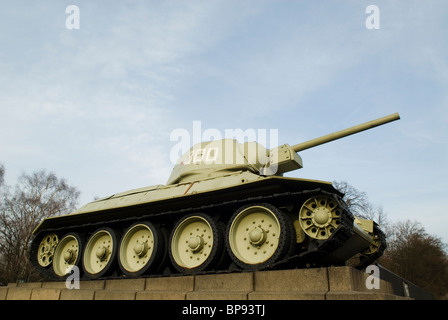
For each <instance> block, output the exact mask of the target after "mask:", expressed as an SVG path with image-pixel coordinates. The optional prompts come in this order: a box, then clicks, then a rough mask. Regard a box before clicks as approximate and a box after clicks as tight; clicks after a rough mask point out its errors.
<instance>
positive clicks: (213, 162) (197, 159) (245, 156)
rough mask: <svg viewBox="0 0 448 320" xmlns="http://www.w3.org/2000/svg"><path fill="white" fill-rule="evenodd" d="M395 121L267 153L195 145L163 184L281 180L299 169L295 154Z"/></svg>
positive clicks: (227, 144)
mask: <svg viewBox="0 0 448 320" xmlns="http://www.w3.org/2000/svg"><path fill="white" fill-rule="evenodd" d="M398 119H400V116H399V114H398V113H394V114H391V115H389V116H386V117H382V118H379V119H376V120H372V121H369V122H366V123H363V124H360V125H357V126H354V127H351V128H348V129H344V130H341V131H338V132H334V133H331V134H328V135H325V136H322V137H319V138H316V139H313V140H309V141H306V142H302V143H299V144H296V145H293V146H290V145H288V144H284V145H281V146H278V147H276V148H273V149H270V150H267V149H266V148H265V147H264V146H263V145H261V144H260V143H257V142H246V143H239V142H237V141H236V140H234V139H223V140H217V141H209V142H202V143H198V144H196V145H194V146H193V147H192V148H191V149H190V150H189V151H188V152H187V153H185V154H184V155H182V156H181V157H180V159H179V160H178V161H177V163H176V165H175V166H174V168H173V171H172V173H171V176H170V178H169V179H168V182H167V184H168V185H170V184H175V183H181V182H188V181H194V180H198V179H204V178H210V177H218V176H222V175H225V174H227V173H229V172H234V171H239V170H245V171H250V172H253V173H257V174H261V175H277V176H281V175H282V174H283V173H285V172H288V171H293V170H297V169H301V168H302V167H303V162H302V158H301V157H300V156H299V155H298V154H297V152H300V151H304V150H306V149H309V148H313V147H316V146H319V145H321V144H324V143H328V142H331V141H334V140H337V139H341V138H344V137H346V136H349V135H352V134H355V133H358V132H361V131H365V130H368V129H372V128H374V127H377V126H380V125H383V124H386V123H388V122H391V121H395V120H398Z"/></svg>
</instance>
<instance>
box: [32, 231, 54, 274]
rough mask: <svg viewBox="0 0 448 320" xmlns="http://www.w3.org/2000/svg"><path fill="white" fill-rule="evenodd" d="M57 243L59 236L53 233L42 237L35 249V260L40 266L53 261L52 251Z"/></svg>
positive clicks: (47, 264) (46, 265)
mask: <svg viewBox="0 0 448 320" xmlns="http://www.w3.org/2000/svg"><path fill="white" fill-rule="evenodd" d="M58 243H59V238H58V236H57V235H56V234H54V233H49V234H47V235H45V236H44V237H43V239H42V240H41V242H40V244H39V248H38V249H37V262H38V263H39V265H40V266H41V267H48V266H49V265H50V264H51V263H52V262H53V256H54V251H55V249H56V246H57V245H58Z"/></svg>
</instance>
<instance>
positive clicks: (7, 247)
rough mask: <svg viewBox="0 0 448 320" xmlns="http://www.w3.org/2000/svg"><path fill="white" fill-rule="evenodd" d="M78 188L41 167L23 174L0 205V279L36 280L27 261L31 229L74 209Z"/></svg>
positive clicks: (0, 280)
mask: <svg viewBox="0 0 448 320" xmlns="http://www.w3.org/2000/svg"><path fill="white" fill-rule="evenodd" d="M79 194H80V193H79V191H78V190H77V189H76V188H74V187H72V186H69V185H68V184H67V182H66V181H65V180H64V179H59V178H57V177H56V175H55V174H54V173H48V172H47V171H45V170H40V171H37V172H34V173H32V174H29V175H28V174H23V175H22V176H20V178H19V180H18V183H17V185H16V187H15V189H14V192H12V193H11V192H9V191H5V192H4V193H3V194H2V202H1V204H0V257H1V264H0V268H1V270H0V271H1V273H0V282H3V283H5V282H6V283H7V282H16V281H18V280H25V281H30V280H34V279H33V277H35V275H36V273H35V272H34V270H33V269H32V267H31V266H30V265H29V263H28V259H27V257H28V250H29V244H30V242H31V239H32V231H33V230H34V228H35V227H36V226H37V224H38V223H39V222H40V221H41V220H42V219H44V218H47V217H50V216H57V215H61V214H67V213H69V212H70V211H72V210H74V209H75V206H76V202H77V199H78V197H79Z"/></svg>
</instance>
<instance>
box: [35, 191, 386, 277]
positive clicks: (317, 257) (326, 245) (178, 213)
mask: <svg viewBox="0 0 448 320" xmlns="http://www.w3.org/2000/svg"><path fill="white" fill-rule="evenodd" d="M319 194H321V195H322V194H324V195H327V196H330V197H332V198H334V199H335V201H336V202H337V203H338V204H339V205H340V207H341V208H342V209H343V210H342V215H341V223H340V225H339V226H338V228H337V229H336V230H335V232H334V233H333V234H332V235H331V236H330V237H329V239H327V240H311V241H309V244H308V247H307V249H305V250H303V249H302V250H298V248H297V247H299V245H296V244H294V245H295V246H296V248H295V249H294V252H292V253H291V254H290V255H289V256H287V257H285V258H284V259H282V260H280V261H277V262H275V263H272V264H269V265H264V266H263V267H262V268H259V269H257V270H273V269H285V268H297V267H309V266H310V265H312V266H317V265H320V266H325V265H334V264H338V262H336V263H335V261H326V259H325V258H326V257H328V255H330V254H331V253H332V252H333V251H334V250H336V249H337V248H339V247H341V246H343V245H344V244H345V243H346V242H347V240H348V239H349V238H350V237H351V235H352V232H353V230H352V229H353V220H354V217H353V215H352V214H351V212H350V211H349V210H348V209H347V207H346V205H345V203H344V202H343V201H342V200H341V199H340V197H339V196H338V195H336V194H334V193H330V192H328V191H325V190H322V189H320V188H318V189H313V190H302V191H296V192H283V193H276V194H269V195H262V196H252V197H247V198H243V199H238V200H230V201H223V202H220V203H214V204H208V205H200V206H192V207H188V208H182V209H179V210H169V211H164V212H159V213H151V214H144V215H140V216H138V217H137V216H132V217H126V218H120V219H114V220H108V221H101V222H95V223H84V224H79V225H76V226H75V227H73V226H70V227H61V228H52V229H46V230H43V231H41V232H39V234H37V235H36V236H35V237H34V239H33V242H32V244H31V248H30V253H29V261H30V263H31V264H32V265H33V267H34V268H36V269H37V270H38V271H39V272H40V273H42V274H43V275H45V276H46V277H47V278H49V279H52V280H61V278H59V277H57V276H55V274H54V272H53V271H52V268H51V267H47V268H43V267H41V266H40V265H39V263H38V261H37V249H38V247H39V243H40V241H41V239H42V238H43V234H48V233H56V234H58V235H59V236H62V235H64V234H66V233H69V232H79V233H80V234H81V235H82V237H83V238H84V240H85V239H86V238H87V237H88V234H89V231H90V232H93V231H94V230H96V229H98V228H100V227H112V228H115V229H118V230H121V231H122V230H124V229H125V228H126V226H129V225H131V224H132V223H135V222H137V221H144V220H150V221H155V224H158V225H160V226H161V227H162V228H163V229H164V230H165V231H164V232H163V234H164V237H165V240H166V243H168V231H167V228H164V225H166V224H169V225H171V227H172V226H173V225H174V224H175V222H176V221H178V220H179V218H180V217H182V216H185V215H187V214H189V213H199V212H210V211H214V212H223V211H225V210H224V209H229V208H230V210H232V211H231V212H234V211H235V210H236V209H237V208H239V207H241V206H243V205H247V204H251V203H260V202H267V203H270V204H272V205H274V206H277V207H284V205H285V204H292V203H299V202H303V201H304V199H306V198H309V197H311V196H314V195H319ZM227 211H228V210H227ZM227 211H226V212H227ZM226 214H227V213H226ZM221 215H222V214H221ZM231 216H232V214H229V215H228V217H227V219H230V217H231ZM218 219H219V217H218ZM173 222H174V223H173ZM79 230H89V231H79ZM119 235H121V233H120V232H119ZM383 250H384V249H383ZM165 251H167V250H165ZM381 254H382V251H381V253H380V252H378V256H380V255H381ZM224 255H227V252H225V253H223V256H224ZM164 259H165V261H164V262H163V264H164V265H166V267H165V268H164V269H163V270H159V272H157V273H154V274H149V275H146V274H145V275H142V276H141V277H152V276H169V275H175V274H181V273H179V272H177V271H176V270H175V269H174V268H173V267H170V263H167V260H169V259H168V253H166V254H165V257H164ZM115 260H117V258H115ZM339 264H343V262H340V263H339ZM221 265H222V267H221V268H218V269H215V270H208V271H201V272H198V273H200V274H207V273H226V272H238V271H245V270H243V269H241V268H240V267H238V266H237V265H236V264H235V263H233V262H228V261H227V262H226V263H224V264H223V263H221ZM115 269H116V270H117V272H114V273H113V274H112V275H109V276H107V277H100V278H99V279H114V278H115V279H116V278H123V276H124V275H121V274H120V272H118V271H120V270H119V267H118V265H117V266H115ZM81 279H83V280H84V279H85V277H82V278H81ZM85 280H89V279H85Z"/></svg>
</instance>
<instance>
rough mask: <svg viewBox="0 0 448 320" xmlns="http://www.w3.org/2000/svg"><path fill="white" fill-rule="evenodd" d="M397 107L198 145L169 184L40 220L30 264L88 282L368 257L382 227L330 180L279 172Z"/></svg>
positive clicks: (363, 261)
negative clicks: (300, 131) (252, 138)
mask: <svg viewBox="0 0 448 320" xmlns="http://www.w3.org/2000/svg"><path fill="white" fill-rule="evenodd" d="M398 119H399V115H398V114H397V113H395V114H392V115H389V116H386V117H383V118H380V119H377V120H373V121H370V122H367V123H364V124H361V125H358V126H354V127H352V128H349V129H345V130H342V131H339V132H336V133H332V134H329V135H326V136H323V137H320V138H317V139H314V140H311V141H307V142H304V143H300V144H296V145H293V146H290V145H288V144H285V145H282V146H279V147H276V148H273V149H271V150H267V149H265V147H264V146H262V145H261V144H258V143H257V142H246V143H244V144H241V143H238V142H237V141H236V140H231V139H224V140H218V141H211V142H204V143H199V144H197V145H195V146H193V147H192V148H191V149H190V151H189V152H187V153H186V154H184V155H183V156H182V157H181V158H180V159H179V160H178V162H177V163H176V165H175V166H174V169H173V171H172V174H171V176H170V178H169V180H168V183H167V184H166V185H156V186H151V187H146V188H141V189H136V190H131V191H127V192H123V193H118V194H114V195H112V196H110V197H107V198H104V199H99V200H96V201H93V202H91V203H88V204H87V205H85V206H83V207H81V208H80V209H78V210H76V211H75V212H73V213H71V214H68V215H64V216H57V217H50V218H47V219H44V220H43V221H42V222H41V223H40V224H39V225H38V226H37V227H36V229H35V230H34V231H33V234H34V239H33V242H32V244H31V247H30V254H29V258H30V262H31V263H32V264H33V266H35V267H36V268H37V269H38V270H39V271H40V272H41V273H43V274H45V275H46V276H48V277H49V278H52V279H64V277H67V275H69V274H71V270H72V269H73V267H74V266H77V267H78V268H79V270H80V272H81V274H82V278H83V279H98V278H110V277H128V278H131V277H142V276H150V275H161V274H165V275H170V274H176V273H181V274H191V273H200V272H222V271H237V270H263V269H281V268H296V267H304V266H307V265H313V266H314V265H315V266H322V265H341V264H344V263H345V262H346V261H347V260H348V259H349V258H351V257H353V256H354V255H357V256H361V258H360V264H359V267H364V266H366V265H367V264H370V263H372V262H373V261H374V260H376V259H377V258H378V257H379V256H381V254H382V253H383V251H384V249H385V247H386V244H385V239H384V235H383V233H382V232H381V230H380V229H379V227H378V226H377V224H376V223H375V222H373V221H370V220H364V219H359V218H356V217H354V216H353V214H352V213H351V212H350V211H349V209H348V207H347V205H346V204H345V203H344V201H343V200H342V197H343V194H341V193H340V192H339V191H338V190H336V189H335V188H334V187H333V186H332V184H331V183H329V182H324V181H315V180H308V179H300V178H288V177H283V174H284V173H286V172H289V171H292V170H296V169H300V168H302V159H301V158H300V156H299V155H298V154H297V152H300V151H303V150H305V149H308V148H312V147H315V146H318V145H320V144H323V143H326V142H329V141H333V140H336V139H340V138H343V137H345V136H348V135H351V134H354V133H358V132H360V131H364V130H367V129H370V128H373V127H376V126H379V125H382V124H385V123H388V122H391V121H394V120H398Z"/></svg>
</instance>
